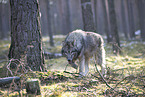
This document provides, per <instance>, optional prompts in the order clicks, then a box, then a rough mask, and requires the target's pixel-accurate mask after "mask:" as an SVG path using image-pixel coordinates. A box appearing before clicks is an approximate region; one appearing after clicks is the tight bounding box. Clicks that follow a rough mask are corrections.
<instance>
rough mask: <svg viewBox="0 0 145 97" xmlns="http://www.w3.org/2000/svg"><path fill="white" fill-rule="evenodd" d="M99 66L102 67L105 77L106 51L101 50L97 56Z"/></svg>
mask: <svg viewBox="0 0 145 97" xmlns="http://www.w3.org/2000/svg"><path fill="white" fill-rule="evenodd" d="M96 61H97V64H98V65H100V66H101V73H102V75H103V76H104V75H105V74H106V62H105V50H104V49H101V50H99V51H98V52H97V55H96Z"/></svg>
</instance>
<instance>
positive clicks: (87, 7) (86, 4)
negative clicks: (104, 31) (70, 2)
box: [81, 0, 96, 32]
mask: <svg viewBox="0 0 145 97" xmlns="http://www.w3.org/2000/svg"><path fill="white" fill-rule="evenodd" d="M81 6H82V15H83V22H84V30H85V31H93V32H96V29H95V23H94V20H93V13H92V8H91V0H81Z"/></svg>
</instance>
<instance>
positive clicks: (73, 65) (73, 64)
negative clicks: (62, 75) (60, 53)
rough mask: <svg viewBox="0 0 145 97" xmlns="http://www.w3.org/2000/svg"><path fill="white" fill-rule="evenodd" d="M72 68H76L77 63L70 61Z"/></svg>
mask: <svg viewBox="0 0 145 97" xmlns="http://www.w3.org/2000/svg"><path fill="white" fill-rule="evenodd" d="M70 65H71V66H72V67H73V68H75V69H77V68H78V65H77V64H76V63H71V64H70Z"/></svg>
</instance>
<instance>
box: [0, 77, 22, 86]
mask: <svg viewBox="0 0 145 97" xmlns="http://www.w3.org/2000/svg"><path fill="white" fill-rule="evenodd" d="M13 80H14V82H18V81H20V77H18V76H14V77H5V78H0V86H3V85H6V84H11V83H12V81H13Z"/></svg>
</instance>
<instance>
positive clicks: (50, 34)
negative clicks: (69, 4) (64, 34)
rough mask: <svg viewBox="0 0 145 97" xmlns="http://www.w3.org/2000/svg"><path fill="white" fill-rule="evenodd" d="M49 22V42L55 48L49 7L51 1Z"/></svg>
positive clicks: (48, 14) (48, 12) (48, 13)
mask: <svg viewBox="0 0 145 97" xmlns="http://www.w3.org/2000/svg"><path fill="white" fill-rule="evenodd" d="M47 16H48V18H47V21H48V31H49V32H48V33H49V41H50V46H54V41H53V33H52V28H51V21H50V20H51V16H50V5H49V0H47Z"/></svg>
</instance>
